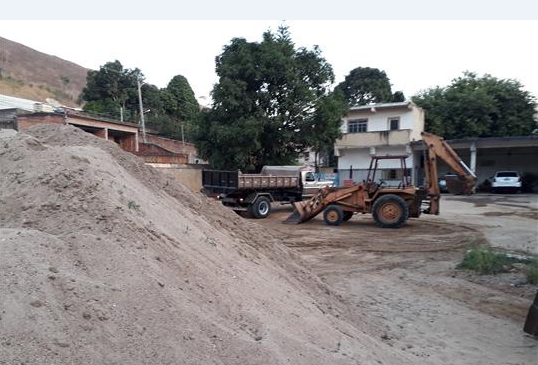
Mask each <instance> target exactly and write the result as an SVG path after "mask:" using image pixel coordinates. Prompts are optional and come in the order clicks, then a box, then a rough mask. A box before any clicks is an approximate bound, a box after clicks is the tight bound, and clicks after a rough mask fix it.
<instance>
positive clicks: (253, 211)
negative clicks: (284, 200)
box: [248, 196, 271, 219]
mask: <svg viewBox="0 0 538 365" xmlns="http://www.w3.org/2000/svg"><path fill="white" fill-rule="evenodd" d="M248 211H249V213H250V215H251V216H252V217H254V218H256V219H262V218H267V217H268V216H269V214H271V201H270V200H269V198H268V197H266V196H260V197H258V199H256V200H255V201H254V203H252V204H250V205H249V206H248Z"/></svg>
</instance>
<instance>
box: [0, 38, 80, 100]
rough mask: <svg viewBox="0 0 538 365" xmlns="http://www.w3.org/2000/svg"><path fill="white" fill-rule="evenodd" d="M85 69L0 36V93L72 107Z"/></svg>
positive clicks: (78, 92)
mask: <svg viewBox="0 0 538 365" xmlns="http://www.w3.org/2000/svg"><path fill="white" fill-rule="evenodd" d="M87 72H88V70H87V69H86V68H84V67H82V66H79V65H77V64H76V63H73V62H70V61H66V60H63V59H61V58H59V57H56V56H51V55H48V54H46V53H43V52H39V51H36V50H35V49H32V48H30V47H26V46H25V45H22V44H20V43H16V42H13V41H10V40H9V39H6V38H2V37H0V94H6V95H12V96H17V97H21V98H28V99H32V100H39V101H45V99H46V98H53V99H56V100H58V101H60V102H62V103H63V104H66V105H69V106H76V105H77V103H76V100H77V98H78V95H79V94H80V92H81V91H82V89H83V88H84V85H86V73H87Z"/></svg>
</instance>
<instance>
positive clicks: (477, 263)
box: [457, 249, 528, 275]
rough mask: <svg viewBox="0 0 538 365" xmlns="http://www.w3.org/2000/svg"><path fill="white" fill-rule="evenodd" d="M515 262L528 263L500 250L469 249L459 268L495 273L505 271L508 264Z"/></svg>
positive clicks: (486, 273) (482, 273) (480, 272)
mask: <svg viewBox="0 0 538 365" xmlns="http://www.w3.org/2000/svg"><path fill="white" fill-rule="evenodd" d="M515 263H528V260H521V259H517V258H514V257H509V256H508V255H506V254H504V253H500V252H494V251H492V250H484V249H472V250H469V251H467V253H466V254H465V256H464V257H463V261H462V262H461V263H460V264H459V265H458V267H457V268H458V269H464V270H473V271H476V272H477V273H479V274H481V275H494V274H497V273H500V272H503V271H505V270H504V268H505V267H506V266H510V265H512V264H515Z"/></svg>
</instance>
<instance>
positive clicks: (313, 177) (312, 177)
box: [305, 172, 316, 181]
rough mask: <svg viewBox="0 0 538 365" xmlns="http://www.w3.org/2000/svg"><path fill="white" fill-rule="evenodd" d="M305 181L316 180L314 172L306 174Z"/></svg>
mask: <svg viewBox="0 0 538 365" xmlns="http://www.w3.org/2000/svg"><path fill="white" fill-rule="evenodd" d="M305 181H316V176H315V175H314V173H313V172H307V173H306V175H305Z"/></svg>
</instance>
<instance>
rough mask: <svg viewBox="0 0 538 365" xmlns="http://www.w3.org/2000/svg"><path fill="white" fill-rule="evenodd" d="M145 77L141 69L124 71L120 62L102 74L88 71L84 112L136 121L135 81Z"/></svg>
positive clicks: (107, 65) (104, 68)
mask: <svg viewBox="0 0 538 365" xmlns="http://www.w3.org/2000/svg"><path fill="white" fill-rule="evenodd" d="M141 77H143V75H142V73H141V72H140V70H139V69H127V68H124V67H123V65H122V64H121V62H120V61H117V60H116V61H114V62H107V63H105V64H104V65H103V66H101V67H100V68H99V70H89V71H88V75H87V76H86V86H85V87H84V89H83V90H82V93H81V94H80V97H79V99H80V101H83V102H85V104H84V110H85V111H87V112H90V113H95V114H100V115H105V116H109V117H112V118H119V117H120V114H121V112H120V109H123V112H124V116H125V117H126V119H130V118H133V116H134V112H135V110H136V108H133V106H134V105H136V92H137V90H136V88H137V86H136V80H137V78H141Z"/></svg>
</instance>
